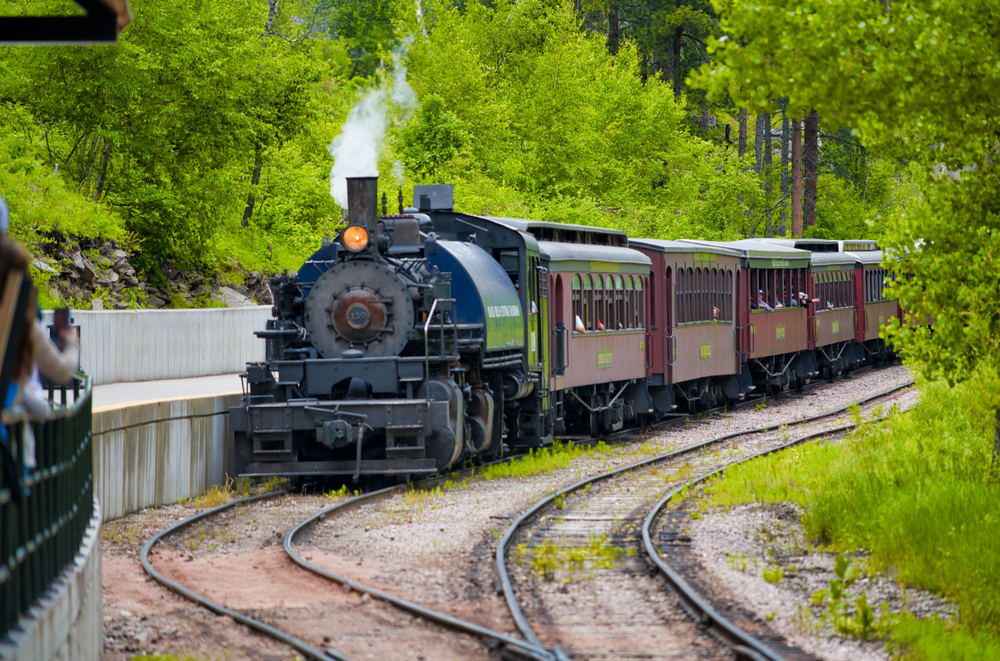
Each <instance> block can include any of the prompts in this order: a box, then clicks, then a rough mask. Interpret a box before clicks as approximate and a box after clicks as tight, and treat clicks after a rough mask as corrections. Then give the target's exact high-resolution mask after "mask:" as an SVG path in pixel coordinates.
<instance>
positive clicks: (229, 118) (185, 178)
mask: <svg viewBox="0 0 1000 661" xmlns="http://www.w3.org/2000/svg"><path fill="white" fill-rule="evenodd" d="M39 4H40V2H38V1H35V0H32V1H29V0H25V1H24V2H23V5H24V7H23V8H24V10H25V11H29V10H30V9H31V7H32V6H37V5H39ZM132 4H133V7H134V9H135V14H136V20H135V21H134V22H133V23H132V25H130V26H129V28H128V29H127V30H126V31H125V32H124V33H123V34H122V36H121V38H120V40H119V43H118V44H116V45H112V46H98V47H88V48H60V49H47V48H46V49H40V48H9V49H5V50H4V51H3V52H0V67H2V68H3V70H4V71H5V72H6V73H9V74H10V75H6V76H3V80H2V81H0V95H2V98H3V99H5V100H7V101H10V102H13V103H16V104H18V105H20V106H22V107H24V108H26V109H27V110H28V111H29V112H30V113H31V115H33V116H34V118H35V120H36V122H37V123H38V124H39V125H40V127H41V129H40V133H42V134H43V135H44V144H45V146H46V150H47V153H48V157H49V166H50V167H52V168H55V166H56V164H59V166H60V167H59V172H60V176H63V177H66V178H68V179H72V180H73V182H74V183H75V184H76V186H77V188H78V190H80V192H81V193H83V194H86V195H88V196H90V197H92V198H93V199H95V200H101V201H103V202H105V203H107V204H109V205H110V207H111V208H112V209H113V210H115V211H116V213H117V214H118V215H119V216H120V217H121V218H122V219H123V220H124V221H125V223H126V224H127V226H128V228H129V229H130V230H132V231H133V232H134V233H135V234H136V235H137V236H139V237H140V238H141V239H142V247H141V251H142V255H141V257H142V260H141V261H142V263H143V264H144V265H146V266H151V265H154V264H157V263H158V262H159V261H162V260H163V259H170V260H173V261H175V262H180V263H189V264H198V263H205V262H206V261H209V260H210V258H211V257H212V252H213V250H214V246H215V244H216V240H217V235H218V233H219V232H220V231H221V230H223V229H225V228H227V227H231V226H232V227H238V225H239V221H240V218H241V216H242V217H243V218H246V219H249V213H248V212H249V211H251V210H252V208H253V206H254V205H253V204H248V202H251V203H252V202H254V199H253V197H252V196H255V195H259V194H260V193H261V192H262V191H258V190H257V189H258V185H259V183H260V177H261V171H262V168H263V170H264V172H265V173H266V167H265V165H264V164H265V161H266V160H267V157H268V155H270V154H277V153H278V152H280V150H281V148H282V145H283V144H284V143H285V142H286V141H288V140H291V139H293V138H294V137H295V136H297V135H299V134H300V133H302V132H303V131H309V130H312V128H313V127H318V126H323V125H325V120H324V119H322V117H323V115H326V114H328V113H332V112H334V111H335V108H336V107H337V105H338V101H337V99H336V98H335V95H333V94H330V88H331V87H335V85H331V84H330V75H331V74H332V73H334V71H335V67H334V66H331V65H330V64H329V61H330V60H331V59H332V60H334V61H336V60H337V58H336V57H333V58H330V57H329V55H330V53H329V52H328V50H327V49H325V48H324V44H323V43H322V42H321V40H320V39H319V38H317V34H316V31H315V29H314V24H315V22H316V21H315V20H314V19H315V16H314V15H313V14H311V13H309V12H308V11H306V8H305V6H304V5H298V4H295V3H287V2H286V3H280V4H279V3H278V2H277V1H276V0H231V1H230V0H225V1H223V0H208V1H206V2H205V3H203V5H202V6H201V8H200V10H199V11H197V12H193V11H191V8H190V5H189V3H185V2H181V1H179V0H170V1H167V2H152V1H150V0H143V1H142V2H133V3H132ZM282 7H283V8H284V9H281V8H282ZM310 17H311V18H310ZM303 144H309V141H305V142H304V143H303ZM300 147H301V145H300ZM318 150H319V152H320V153H323V149H322V147H321V146H320V147H318ZM313 185H315V186H316V187H317V189H318V190H324V189H325V188H326V184H324V182H323V181H320V180H317V181H316V182H315V183H314V184H313ZM265 245H266V243H265Z"/></svg>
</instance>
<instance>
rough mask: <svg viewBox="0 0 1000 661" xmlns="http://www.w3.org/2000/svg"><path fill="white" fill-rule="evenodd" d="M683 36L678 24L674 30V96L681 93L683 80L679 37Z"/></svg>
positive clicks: (682, 30)
mask: <svg viewBox="0 0 1000 661" xmlns="http://www.w3.org/2000/svg"><path fill="white" fill-rule="evenodd" d="M683 37H684V26H682V25H678V26H677V29H676V30H674V98H675V99H676V98H678V97H680V95H681V91H682V87H683V84H684V81H683V80H681V39H682V38H683Z"/></svg>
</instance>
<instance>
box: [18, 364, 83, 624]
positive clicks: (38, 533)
mask: <svg viewBox="0 0 1000 661" xmlns="http://www.w3.org/2000/svg"><path fill="white" fill-rule="evenodd" d="M48 395H49V401H50V402H51V403H52V412H51V413H50V414H49V415H48V416H47V417H46V418H45V419H43V420H29V419H28V416H27V415H26V414H24V413H18V412H17V411H16V410H14V411H10V410H5V411H3V414H2V424H3V425H4V426H5V427H6V429H7V439H8V440H7V441H6V442H5V443H4V442H3V441H2V440H0V443H3V444H4V446H5V447H4V448H3V451H2V452H0V455H2V457H0V461H2V462H3V463H4V466H3V470H2V471H0V640H8V634H9V633H10V632H11V631H12V630H17V629H18V622H19V620H20V618H21V617H22V616H23V615H24V614H25V613H27V611H28V609H30V608H31V607H32V605H33V604H35V603H36V602H37V601H38V600H39V598H41V597H42V596H44V595H45V594H46V593H47V592H48V591H49V590H50V588H51V587H52V586H53V584H58V583H59V581H60V575H61V574H62V573H63V571H64V570H65V569H66V568H67V567H68V566H69V565H70V564H71V563H72V562H73V561H74V559H75V558H76V555H77V553H78V551H79V550H80V545H81V543H82V540H83V537H84V534H85V532H86V530H87V527H88V525H89V523H90V519H91V516H92V515H93V509H94V468H93V451H92V449H91V434H92V431H91V430H92V424H91V423H92V417H91V383H90V378H89V377H87V376H86V375H83V374H78V375H77V376H76V377H74V381H73V383H72V384H71V385H70V386H69V387H59V386H55V387H53V388H49V389H48ZM26 426H30V430H31V433H32V434H34V438H35V462H36V466H35V468H32V469H29V470H26V469H25V465H24V463H25V443H24V439H25V433H26Z"/></svg>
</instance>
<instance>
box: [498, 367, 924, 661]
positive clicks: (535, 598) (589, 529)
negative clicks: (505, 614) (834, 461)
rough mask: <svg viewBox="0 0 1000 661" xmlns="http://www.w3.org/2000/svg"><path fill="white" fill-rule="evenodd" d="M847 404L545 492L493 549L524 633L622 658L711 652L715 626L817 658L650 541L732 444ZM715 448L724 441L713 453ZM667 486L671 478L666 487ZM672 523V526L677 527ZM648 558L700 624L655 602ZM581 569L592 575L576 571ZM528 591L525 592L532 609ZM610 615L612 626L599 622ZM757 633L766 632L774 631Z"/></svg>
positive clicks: (773, 444) (742, 645)
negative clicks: (723, 609) (724, 609)
mask: <svg viewBox="0 0 1000 661" xmlns="http://www.w3.org/2000/svg"><path fill="white" fill-rule="evenodd" d="M909 385H911V384H905V385H903V386H898V387H896V388H893V389H891V390H888V391H886V392H883V393H879V394H878V395H875V396H872V397H868V398H865V399H864V400H862V401H860V402H859V404H870V403H873V402H875V401H877V400H882V399H884V398H886V397H888V396H891V395H892V394H893V393H895V392H896V391H898V390H901V389H902V388H905V387H907V386H909ZM846 410H847V407H844V408H840V409H836V410H833V411H829V412H826V413H823V414H821V415H817V416H812V417H811V418H806V419H803V420H800V421H797V422H795V423H791V424H788V425H774V426H771V427H764V428H759V429H756V430H750V431H744V432H738V433H734V434H727V435H725V436H721V437H718V438H715V439H711V440H709V441H706V442H704V443H701V444H698V445H694V446H691V447H688V448H684V449H683V450H679V451H676V452H671V453H668V454H665V455H661V456H659V457H655V458H652V459H649V460H646V461H642V462H638V463H636V464H633V465H631V466H627V467H625V468H622V469H618V470H615V471H610V472H608V473H604V474H602V475H597V476H594V477H591V478H588V479H585V480H582V481H580V482H578V483H576V484H574V485H572V486H570V487H568V488H566V489H563V490H562V491H559V492H557V493H555V494H553V495H551V496H549V497H547V498H545V499H543V500H541V501H540V502H539V503H537V504H536V505H535V506H534V507H532V508H531V509H529V510H527V511H526V512H524V514H522V515H521V516H520V517H519V518H518V519H517V520H516V521H515V522H514V523H513V525H512V526H511V527H510V528H509V529H508V531H507V533H506V534H505V535H504V538H503V540H502V541H501V543H500V545H499V547H498V548H497V567H498V569H499V571H500V575H501V581H502V583H503V587H504V593H505V597H506V599H507V602H508V605H509V607H510V610H511V613H512V615H513V617H514V618H515V621H516V622H517V626H518V628H519V630H520V631H521V633H522V635H523V636H524V637H525V639H526V640H529V641H532V642H533V643H535V644H537V645H544V646H548V647H554V646H557V645H559V644H570V643H571V644H572V645H573V651H574V652H575V653H577V654H579V655H580V656H582V657H586V658H595V657H599V656H603V655H604V654H605V650H609V651H611V650H613V651H614V652H615V656H616V658H620V657H621V656H622V655H623V654H624V655H626V656H628V655H630V654H629V652H631V653H632V654H633V655H635V656H644V657H647V656H648V654H649V653H650V650H654V651H653V653H654V654H658V655H663V656H665V657H667V658H671V657H673V656H675V655H676V656H683V655H684V654H690V653H691V652H692V651H693V650H697V651H698V653H699V655H700V656H705V655H714V654H713V651H712V649H711V645H707V644H706V642H705V640H704V638H703V636H702V631H703V630H705V629H708V630H710V631H712V632H713V633H714V634H716V637H717V638H720V639H722V640H724V641H726V643H727V644H728V645H729V646H730V647H732V648H733V650H734V651H735V652H736V654H737V657H738V658H747V659H760V658H766V659H772V660H774V659H781V658H786V659H793V658H796V659H800V658H813V657H810V656H808V655H806V654H805V653H803V652H801V651H800V650H796V649H793V648H788V647H787V646H784V645H783V643H782V642H781V640H780V639H776V638H771V640H770V643H771V646H770V647H768V646H765V645H763V644H761V643H760V641H759V640H758V639H757V638H756V637H755V636H752V635H749V634H745V633H743V632H742V631H740V630H739V629H738V628H736V627H735V626H733V625H732V624H730V623H729V622H727V621H726V620H725V619H724V618H722V617H721V616H719V615H718V613H716V612H715V611H714V610H713V609H712V608H711V607H710V606H708V605H707V604H705V603H704V602H703V601H702V600H701V599H700V598H699V597H698V596H697V594H695V592H694V591H693V590H691V589H690V587H689V586H688V585H687V584H686V583H685V582H684V581H683V579H682V578H681V577H680V576H679V575H678V574H677V573H676V572H674V571H673V570H672V569H670V567H669V566H668V565H667V564H666V563H665V562H663V560H662V559H661V558H660V557H659V552H658V551H657V549H656V547H655V546H654V545H653V543H652V541H651V539H652V538H651V533H650V530H651V526H652V525H653V522H654V521H655V520H656V519H657V518H658V517H659V515H660V513H661V512H662V507H663V506H664V505H665V503H666V502H668V501H669V499H670V497H671V496H676V495H678V494H680V493H681V492H682V491H683V490H684V489H685V488H687V487H688V485H689V484H692V483H694V482H697V481H699V480H703V479H705V478H707V477H709V476H711V475H715V474H718V473H719V472H720V471H721V468H720V466H724V465H727V463H728V460H727V457H726V456H724V453H723V451H728V452H729V453H730V454H731V453H732V452H733V451H735V450H737V449H738V448H739V447H748V446H749V447H754V448H757V449H762V452H758V453H756V454H754V455H752V456H759V455H760V454H765V453H768V452H774V451H777V450H779V449H783V448H785V447H790V446H791V445H794V444H798V443H802V442H804V441H806V440H809V439H811V438H816V437H819V436H822V435H826V434H829V433H831V432H835V431H841V430H843V429H846V428H847V427H849V426H843V425H838V424H837V422H835V421H834V420H833V419H835V418H836V417H837V416H843V415H844V413H845V411H846ZM792 427H796V428H799V429H803V430H808V433H807V434H805V435H804V436H800V437H799V438H797V439H795V440H794V441H792V442H791V443H786V442H785V441H786V440H787V438H788V434H787V433H785V432H784V430H785V429H786V428H792ZM737 442H738V443H739V446H738V445H737ZM709 449H714V450H716V451H715V453H714V454H711V455H709V454H708V453H707V451H708V450H709ZM692 458H695V459H696V460H697V459H700V460H701V465H692V464H693V463H695V462H691V463H686V464H685V463H683V462H684V461H685V460H688V461H690V460H691V459H692ZM749 458H752V457H748V459H749ZM739 461H744V459H741V460H739ZM734 463H737V462H734ZM692 473H694V474H696V475H698V477H697V479H696V480H693V481H692V482H685V479H686V477H687V476H688V475H690V474H692ZM670 486H673V487H674V488H672V489H671V490H670V493H669V494H668V495H667V496H666V497H662V496H663V491H664V489H665V488H669V487H670ZM667 532H668V536H669V535H671V534H672V535H674V536H675V537H676V532H675V531H667ZM640 537H641V539H642V544H641V546H640V543H639V540H640ZM515 541H518V542H520V544H519V545H518V546H517V553H516V554H515V556H516V559H514V560H513V561H512V560H511V558H509V557H508V552H509V550H510V549H511V547H512V545H513V543H514V542H515ZM667 541H669V540H667ZM640 551H641V552H642V555H640V553H639V552H640ZM641 560H645V561H646V562H647V563H650V564H653V565H654V566H655V570H654V573H655V572H659V573H660V574H662V576H663V577H664V578H665V579H666V581H667V583H668V584H669V585H670V586H671V587H672V589H673V591H674V592H676V593H677V594H678V596H679V597H680V600H681V604H682V605H683V607H684V608H685V610H687V612H688V613H689V615H691V617H692V618H693V619H694V621H695V622H696V623H697V624H698V626H697V627H695V626H694V625H693V624H692V623H690V622H684V623H678V622H676V621H671V617H670V614H669V613H668V612H667V609H666V608H665V607H662V605H661V604H660V603H659V602H660V601H662V598H660V597H658V596H657V595H658V594H659V593H662V590H661V589H659V588H658V587H657V586H656V584H655V583H654V581H653V580H651V578H650V577H649V572H648V570H647V567H646V566H645V564H644V563H643V562H642V561H641ZM528 561H530V566H529V562H528ZM508 568H510V569H511V570H512V571H511V573H512V574H513V575H514V578H513V580H511V578H510V574H509V573H508ZM582 575H586V576H587V577H588V578H589V580H587V581H576V580H575V579H578V578H580V577H581V576H582ZM571 588H572V589H571ZM519 597H520V598H519ZM521 601H524V602H525V603H526V608H525V610H526V611H527V614H526V613H525V611H524V610H522V607H521ZM529 616H530V619H531V620H532V621H534V623H535V624H534V626H533V625H532V624H530V623H529ZM608 623H611V624H612V626H596V625H598V624H600V625H607V624H608ZM535 628H537V629H538V631H537V632H536V631H535ZM761 634H762V635H767V632H766V630H761ZM772 647H773V648H775V649H771V648H772ZM775 650H777V652H776V651H775ZM716 653H717V651H716Z"/></svg>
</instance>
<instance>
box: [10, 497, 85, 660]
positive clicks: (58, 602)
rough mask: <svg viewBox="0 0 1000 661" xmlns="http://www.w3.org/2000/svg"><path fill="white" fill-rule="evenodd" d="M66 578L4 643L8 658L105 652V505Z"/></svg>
mask: <svg viewBox="0 0 1000 661" xmlns="http://www.w3.org/2000/svg"><path fill="white" fill-rule="evenodd" d="M60 578H61V579H62V581H61V582H57V583H54V584H53V585H52V589H51V590H50V591H49V592H48V593H46V596H44V597H42V599H40V600H39V602H38V604H36V605H35V606H34V607H33V608H32V609H31V611H30V612H29V615H28V616H27V617H22V618H21V621H20V625H21V627H22V628H21V629H20V630H15V631H11V632H10V637H11V639H12V641H11V643H0V659H4V660H5V661H94V660H95V659H100V658H102V656H103V654H104V633H103V631H102V620H103V617H102V615H103V614H102V608H101V605H102V600H101V506H100V504H99V503H98V501H97V498H96V497H95V498H94V512H93V515H92V516H91V519H90V526H89V527H88V528H87V532H86V534H85V535H84V538H83V543H82V544H81V545H80V552H79V553H78V554H77V556H76V558H75V559H74V560H73V562H72V564H70V566H69V567H67V568H66V570H65V571H64V572H63V574H62V575H61V576H60Z"/></svg>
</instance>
